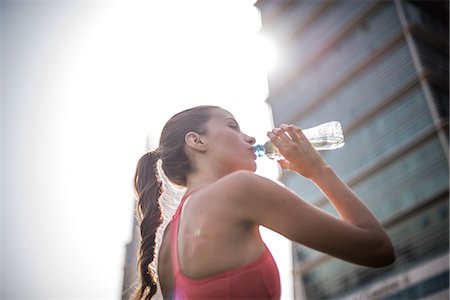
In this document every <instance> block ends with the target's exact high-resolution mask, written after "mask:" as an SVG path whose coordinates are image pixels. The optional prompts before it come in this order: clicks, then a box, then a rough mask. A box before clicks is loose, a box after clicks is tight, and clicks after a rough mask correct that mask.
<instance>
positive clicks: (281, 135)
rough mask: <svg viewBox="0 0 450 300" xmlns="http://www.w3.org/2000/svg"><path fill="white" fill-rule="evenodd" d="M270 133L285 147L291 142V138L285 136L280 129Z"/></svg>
mask: <svg viewBox="0 0 450 300" xmlns="http://www.w3.org/2000/svg"><path fill="white" fill-rule="evenodd" d="M272 132H273V133H274V134H275V135H276V136H278V138H279V139H280V140H281V141H282V142H283V143H284V144H285V145H287V144H288V143H289V142H291V138H290V137H289V136H288V135H287V134H286V132H285V131H284V130H282V129H280V128H274V129H273V130H272Z"/></svg>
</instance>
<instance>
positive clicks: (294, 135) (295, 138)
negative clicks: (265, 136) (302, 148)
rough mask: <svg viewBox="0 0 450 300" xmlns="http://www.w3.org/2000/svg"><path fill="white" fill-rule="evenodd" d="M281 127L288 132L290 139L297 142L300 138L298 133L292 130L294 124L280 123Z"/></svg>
mask: <svg viewBox="0 0 450 300" xmlns="http://www.w3.org/2000/svg"><path fill="white" fill-rule="evenodd" d="M281 128H282V129H283V130H285V131H286V132H287V133H288V134H289V136H290V137H291V139H292V140H293V141H294V142H296V143H297V142H298V141H299V140H300V138H299V136H298V134H297V133H296V132H295V130H294V125H286V124H283V125H281Z"/></svg>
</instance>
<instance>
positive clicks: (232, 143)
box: [204, 109, 256, 173]
mask: <svg viewBox="0 0 450 300" xmlns="http://www.w3.org/2000/svg"><path fill="white" fill-rule="evenodd" d="M204 136H205V138H206V142H207V149H208V150H207V153H208V155H210V157H211V158H212V161H213V162H214V163H217V166H218V167H219V168H221V169H222V171H223V172H224V173H231V172H234V171H238V170H248V171H252V172H254V171H255V170H256V162H255V160H256V155H255V154H254V152H253V151H252V148H251V147H252V145H253V144H254V143H255V139H254V138H253V137H251V136H248V135H246V134H244V133H243V132H241V130H240V127H239V124H238V123H237V121H236V120H235V119H234V117H233V115H232V114H231V113H229V112H228V111H226V110H223V109H214V110H212V111H211V117H210V119H209V121H208V122H207V123H206V134H205V135H204Z"/></svg>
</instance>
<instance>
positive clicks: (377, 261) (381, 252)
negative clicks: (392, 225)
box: [369, 238, 395, 268]
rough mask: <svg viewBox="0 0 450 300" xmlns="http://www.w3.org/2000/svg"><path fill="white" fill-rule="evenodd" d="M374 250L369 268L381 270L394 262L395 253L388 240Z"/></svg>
mask: <svg viewBox="0 0 450 300" xmlns="http://www.w3.org/2000/svg"><path fill="white" fill-rule="evenodd" d="M374 249H375V251H374V252H373V257H372V259H371V263H370V265H369V266H370V267H373V268H382V267H386V266H389V265H391V264H393V263H394V262H395V251H394V247H393V246H392V243H391V240H390V239H389V238H387V239H385V240H383V241H382V242H380V243H379V244H378V245H377V247H375V248H374Z"/></svg>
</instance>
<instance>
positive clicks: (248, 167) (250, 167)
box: [244, 161, 256, 173]
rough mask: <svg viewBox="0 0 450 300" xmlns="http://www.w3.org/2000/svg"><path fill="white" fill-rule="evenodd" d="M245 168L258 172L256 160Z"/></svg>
mask: <svg viewBox="0 0 450 300" xmlns="http://www.w3.org/2000/svg"><path fill="white" fill-rule="evenodd" d="M244 170H246V171H250V172H252V173H255V172H256V162H255V161H252V163H251V164H248V165H247V166H246V168H245V169H244Z"/></svg>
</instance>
